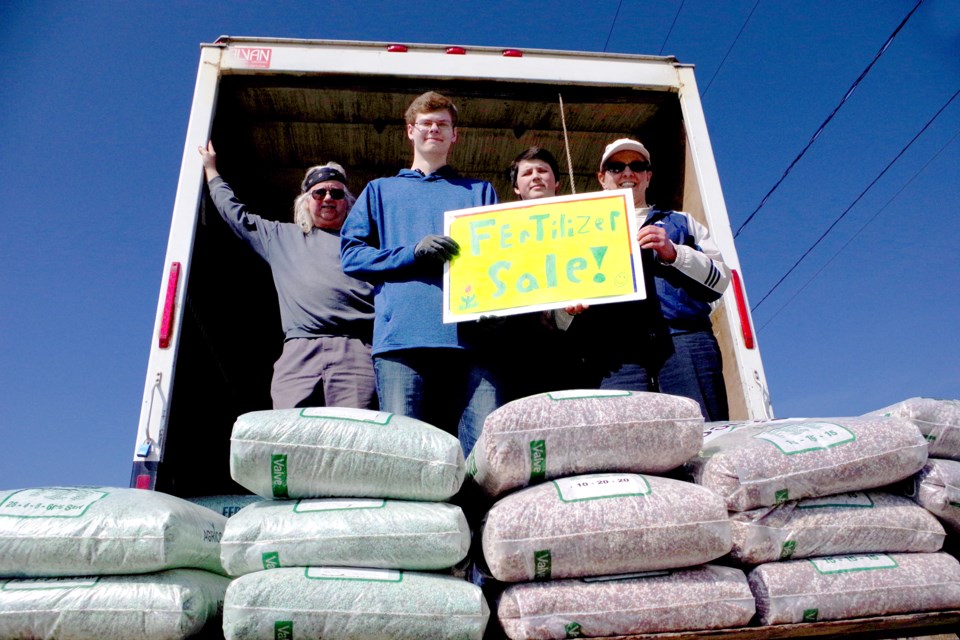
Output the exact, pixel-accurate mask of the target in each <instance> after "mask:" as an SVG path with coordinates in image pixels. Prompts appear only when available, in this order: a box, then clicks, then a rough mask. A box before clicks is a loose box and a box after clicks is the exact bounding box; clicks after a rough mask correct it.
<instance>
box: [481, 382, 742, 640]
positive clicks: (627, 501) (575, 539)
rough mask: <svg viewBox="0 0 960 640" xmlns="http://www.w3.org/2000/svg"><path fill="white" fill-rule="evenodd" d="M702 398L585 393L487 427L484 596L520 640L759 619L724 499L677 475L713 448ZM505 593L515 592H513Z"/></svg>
mask: <svg viewBox="0 0 960 640" xmlns="http://www.w3.org/2000/svg"><path fill="white" fill-rule="evenodd" d="M702 441H703V417H702V416H701V414H700V409H699V406H698V405H697V403H696V402H694V401H693V400H690V399H688V398H681V397H678V396H671V395H666V394H654V393H641V392H628V391H586V390H573V391H564V392H553V393H544V394H539V395H534V396H529V397H526V398H521V399H519V400H516V401H514V402H511V403H508V404H506V405H504V406H503V407H501V408H499V409H497V410H496V411H494V412H493V413H491V414H490V416H488V418H487V420H486V421H485V423H484V427H483V432H482V434H481V436H480V438H479V440H478V442H477V444H476V447H475V448H474V449H473V451H472V452H471V454H470V456H469V458H468V459H467V472H468V474H469V475H470V477H471V478H472V480H473V481H474V482H476V483H477V484H478V485H479V486H480V487H481V488H482V489H483V491H484V492H486V494H487V495H489V496H491V497H494V498H496V502H495V503H494V504H493V506H492V507H491V508H490V510H489V511H488V512H487V514H486V518H485V520H484V523H483V528H482V561H483V563H484V564H485V566H484V567H483V569H482V570H483V574H484V577H487V576H492V578H493V580H492V581H491V580H486V581H485V588H487V587H489V588H491V590H493V591H500V590H501V589H502V591H500V593H499V598H498V603H497V607H496V609H497V617H498V620H499V622H500V625H501V626H502V628H503V631H504V633H505V634H506V635H507V636H509V637H510V638H513V639H519V638H568V637H602V636H619V635H628V634H640V633H658V632H669V631H685V630H699V629H718V628H728V627H739V626H743V625H746V624H748V623H749V622H750V620H751V618H752V616H753V615H754V609H755V605H754V599H753V595H752V594H751V592H750V588H749V586H748V584H747V580H746V576H745V575H744V573H743V571H742V570H740V569H738V568H734V567H725V566H719V565H715V564H707V563H709V562H711V561H713V560H715V559H717V558H720V557H722V556H724V555H726V554H727V553H728V552H729V551H730V548H731V533H730V521H729V519H728V516H727V508H726V505H725V504H724V501H723V499H722V498H721V497H720V496H719V495H717V494H716V493H714V492H713V491H711V490H709V489H705V488H703V487H700V486H697V485H696V484H694V483H691V482H685V481H682V480H678V479H674V478H671V477H666V476H665V475H663V474H667V473H669V472H671V471H673V470H676V469H678V468H679V467H681V466H682V465H683V464H684V463H685V462H687V461H688V460H690V459H691V458H692V457H693V456H695V455H696V454H697V452H698V451H699V450H700V447H701V444H702ZM503 583H509V584H507V585H504V584H503Z"/></svg>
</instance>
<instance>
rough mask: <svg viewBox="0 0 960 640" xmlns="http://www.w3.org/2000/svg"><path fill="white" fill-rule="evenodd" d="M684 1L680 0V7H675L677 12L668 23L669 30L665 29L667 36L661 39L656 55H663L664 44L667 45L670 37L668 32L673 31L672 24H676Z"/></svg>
mask: <svg viewBox="0 0 960 640" xmlns="http://www.w3.org/2000/svg"><path fill="white" fill-rule="evenodd" d="M684 2H686V0H680V7H679V8H678V9H677V14H676V15H675V16H673V22H672V23H670V30H669V31H667V37H666V38H664V39H663V44H662V45H660V53H658V54H657V55H659V56H662V55H663V50H664V49H665V48H666V46H667V40H669V39H670V34H671V33H673V25H675V24H677V18H679V17H680V12H681V11H683V3H684Z"/></svg>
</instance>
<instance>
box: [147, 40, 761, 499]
mask: <svg viewBox="0 0 960 640" xmlns="http://www.w3.org/2000/svg"><path fill="white" fill-rule="evenodd" d="M428 90H436V91H439V92H441V93H443V94H445V95H448V96H450V97H451V98H452V99H453V100H454V102H455V103H456V104H457V106H458V108H459V111H460V133H461V135H460V142H459V143H458V144H457V146H456V148H455V150H454V152H453V156H452V163H453V165H454V166H456V167H457V168H458V169H459V170H460V171H461V173H463V174H464V175H467V176H472V177H477V178H483V179H486V180H489V181H490V182H492V183H493V184H494V186H495V187H496V189H497V192H498V193H499V194H500V195H501V197H502V198H503V199H509V198H510V197H511V196H512V193H513V192H512V189H511V185H510V184H509V177H508V174H507V168H508V166H509V164H510V162H511V160H512V159H513V158H514V157H515V156H516V155H517V154H518V153H519V152H520V151H522V150H523V149H524V148H526V147H529V146H531V145H540V146H543V147H546V148H548V149H550V150H551V151H553V152H554V154H555V155H556V156H557V157H558V159H559V160H560V164H561V167H562V168H563V171H564V173H565V174H567V175H565V176H564V178H565V184H566V185H567V189H568V190H569V189H570V186H571V183H572V186H573V188H574V189H575V191H576V193H583V192H586V191H592V190H596V189H598V185H597V182H596V171H597V164H598V162H599V157H600V154H601V152H602V150H603V147H604V145H606V144H607V143H608V142H610V141H611V140H614V139H616V138H622V137H633V138H638V139H640V140H642V141H643V142H644V143H645V144H646V146H647V147H648V148H649V149H650V151H651V154H652V157H653V159H654V162H655V166H656V172H655V175H654V180H653V183H652V185H651V188H650V191H649V192H648V201H650V202H655V203H656V204H657V205H658V206H660V208H667V209H680V210H684V211H688V212H690V213H692V214H693V215H694V216H695V217H696V218H697V219H699V220H700V221H701V222H703V223H704V224H705V225H706V226H707V227H708V228H709V229H710V232H711V234H712V235H713V237H714V238H716V241H717V243H718V244H719V246H720V249H721V251H722V253H723V256H724V259H725V261H726V262H727V264H728V265H729V266H730V267H731V269H732V270H733V279H732V283H731V286H730V287H729V289H728V290H727V292H726V294H725V295H724V296H723V299H722V301H721V302H720V304H719V305H718V307H717V308H716V310H715V312H714V315H713V325H714V330H715V333H716V334H717V336H718V339H719V341H720V344H721V346H722V349H723V359H724V375H725V377H726V384H727V392H728V396H729V402H730V413H731V417H732V418H734V419H754V418H764V417H772V409H771V406H770V401H769V395H768V393H767V388H766V380H765V376H764V371H763V363H762V361H761V359H760V351H759V349H758V346H757V342H756V337H755V335H754V332H753V328H752V321H751V317H750V311H749V305H748V302H747V295H746V289H745V286H744V278H743V275H742V273H741V270H740V262H739V259H738V257H737V250H736V246H735V245H734V241H733V234H732V233H731V230H730V222H729V220H728V218H727V210H726V207H725V205H724V200H723V193H722V191H721V189H720V180H719V177H718V175H717V168H716V165H715V162H714V158H713V152H712V149H711V146H710V139H709V136H708V135H707V127H706V122H705V120H704V114H703V110H702V107H701V104H700V96H699V93H698V90H697V84H696V81H695V79H694V72H693V67H692V66H690V65H686V64H681V63H679V62H677V60H676V59H675V58H672V57H652V56H639V55H621V54H602V53H572V52H564V51H540V50H519V49H500V48H490V47H466V48H465V47H456V46H444V45H419V44H417V45H413V44H409V45H404V44H395V43H371V42H336V41H317V40H290V39H265V38H236V37H222V38H220V39H218V40H217V41H216V42H215V43H213V44H206V45H202V47H201V56H200V66H199V71H198V74H197V81H196V89H195V93H194V98H193V105H192V108H191V112H190V121H189V126H188V129H187V139H186V143H185V144H184V149H183V159H182V165H181V170H180V177H179V182H178V184H177V195H176V200H175V203H174V209H173V217H172V222H171V225H170V237H169V241H168V245H167V252H166V261H165V265H164V271H163V278H162V282H161V286H160V296H159V304H158V308H157V315H156V324H155V328H154V332H153V337H152V343H151V349H150V359H149V364H148V367H147V376H146V383H145V385H144V393H143V404H142V407H141V412H140V422H139V426H138V431H137V437H136V442H135V443H134V444H135V448H134V456H133V471H132V475H131V486H135V487H142V488H149V489H156V490H160V491H164V492H167V493H171V494H174V495H180V496H184V497H190V496H196V495H214V494H222V493H237V492H242V490H239V487H238V486H237V485H235V484H233V481H232V480H231V479H230V473H229V441H230V431H231V427H232V425H233V422H234V419H235V418H236V417H237V416H238V415H240V414H242V413H245V412H247V411H252V410H257V409H265V408H269V407H270V406H271V401H270V394H269V389H270V377H271V372H272V364H273V362H274V360H275V359H276V357H277V356H278V355H279V353H280V349H281V347H282V334H281V332H280V323H279V318H278V312H277V302H276V293H275V292H274V288H273V284H272V281H271V278H270V274H269V271H268V268H267V267H266V265H265V264H264V263H263V262H262V261H260V260H259V259H258V258H257V257H256V256H255V255H254V254H253V252H251V251H249V250H248V249H247V247H246V246H244V245H243V244H242V243H241V242H239V241H237V239H236V238H235V237H234V236H233V235H232V234H231V233H230V232H229V231H228V230H227V228H226V226H225V225H224V224H223V222H222V221H221V220H220V218H219V216H218V214H217V213H216V211H214V210H213V208H212V204H211V203H209V201H208V198H207V197H206V195H205V190H204V189H205V186H204V180H203V171H202V166H201V162H200V156H199V154H198V153H197V147H198V146H200V145H202V144H204V143H205V142H206V140H208V139H212V140H213V141H214V144H215V146H216V148H217V152H218V167H219V169H220V171H221V173H222V174H223V175H224V176H225V177H226V179H227V180H228V181H229V182H230V184H231V186H233V187H234V189H235V191H236V192H237V194H238V197H239V198H240V199H241V200H242V201H243V202H245V203H247V204H248V205H249V206H250V207H251V209H252V210H253V211H255V212H257V213H259V214H260V215H263V216H265V217H271V216H274V217H275V218H276V219H284V220H289V219H290V215H291V209H292V202H293V199H294V197H295V196H296V195H297V193H298V188H299V184H300V180H301V178H302V175H303V171H304V170H305V168H306V167H308V166H310V165H313V164H317V163H318V162H326V161H327V160H336V161H338V162H340V163H342V164H343V165H344V166H345V167H346V168H347V171H348V175H349V180H350V186H351V188H352V189H353V190H354V192H355V193H359V191H360V190H361V189H362V187H363V186H364V185H365V184H366V182H367V181H369V180H372V179H374V178H377V177H381V176H387V175H393V174H395V173H396V172H397V170H398V169H400V168H401V167H404V166H407V164H408V162H409V159H410V150H409V148H408V142H407V139H406V136H405V135H404V129H403V118H402V114H403V112H404V110H405V109H406V107H407V105H408V104H409V103H410V101H411V100H412V99H413V98H414V97H415V96H417V95H419V94H421V93H423V92H424V91H428ZM567 149H569V156H567V151H566V150H567Z"/></svg>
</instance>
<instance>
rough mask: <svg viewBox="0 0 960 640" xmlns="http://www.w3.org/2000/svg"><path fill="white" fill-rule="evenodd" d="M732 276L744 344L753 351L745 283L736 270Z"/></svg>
mask: <svg viewBox="0 0 960 640" xmlns="http://www.w3.org/2000/svg"><path fill="white" fill-rule="evenodd" d="M731 275H732V276H733V295H734V297H735V298H736V299H737V313H738V314H739V315H740V332H741V333H742V334H743V343H744V346H746V347H747V349H753V328H752V327H751V326H750V313H749V311H747V301H746V299H745V298H744V296H743V283H742V282H741V280H740V274H739V273H737V270H736V269H732V270H731Z"/></svg>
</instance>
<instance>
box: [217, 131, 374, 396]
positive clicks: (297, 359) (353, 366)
mask: <svg viewBox="0 0 960 640" xmlns="http://www.w3.org/2000/svg"><path fill="white" fill-rule="evenodd" d="M199 152H200V155H201V157H202V159H203V168H204V174H205V176H206V179H207V185H208V187H209V190H210V197H211V199H212V200H213V203H214V205H215V206H216V208H217V211H218V212H219V213H220V216H221V217H222V218H223V220H224V222H226V223H227V225H228V226H229V227H230V229H231V230H232V231H233V233H234V234H236V235H237V237H239V238H240V239H241V240H243V241H244V242H245V243H246V244H247V245H248V246H249V247H250V248H251V249H253V251H254V252H255V253H256V254H257V255H258V256H260V257H261V258H263V259H264V260H265V261H266V262H267V264H269V265H270V270H271V272H272V274H273V282H274V285H275V286H276V289H277V298H278V300H279V303H280V321H281V324H282V327H283V334H284V342H283V352H282V353H281V354H280V357H279V358H278V359H277V361H276V363H275V364H274V367H273V380H272V382H271V385H270V395H271V397H272V398H273V407H274V408H275V409H285V408H292V407H317V406H329V407H355V408H360V409H369V408H376V384H375V382H374V374H373V362H372V358H371V355H370V349H371V342H372V336H373V287H372V286H371V285H370V284H368V283H366V282H362V281H360V280H357V279H355V278H352V277H350V276H348V275H346V274H344V272H343V269H342V268H341V266H340V228H341V227H342V226H343V221H344V219H345V218H346V217H347V213H349V211H350V208H351V207H352V206H353V203H354V202H355V200H356V198H354V196H353V195H352V194H351V193H350V190H349V189H348V188H347V177H346V173H345V171H344V169H343V167H341V166H340V165H339V164H337V163H336V162H328V163H327V164H325V165H322V166H315V167H311V168H310V169H308V170H307V172H306V176H305V177H304V179H303V182H302V183H301V185H300V195H298V196H297V197H296V199H295V200H294V205H293V208H294V221H293V222H278V221H276V220H269V219H266V218H262V217H260V216H258V215H256V214H253V213H251V212H250V211H248V210H247V207H246V206H245V205H244V204H243V203H242V202H240V201H239V200H238V199H237V197H236V196H235V195H234V192H233V189H231V188H230V186H229V185H228V184H227V183H226V182H224V180H223V178H222V177H221V176H220V173H219V172H218V171H217V155H216V152H215V151H214V149H213V144H212V143H209V142H208V143H207V146H206V147H202V146H201V147H199Z"/></svg>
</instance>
